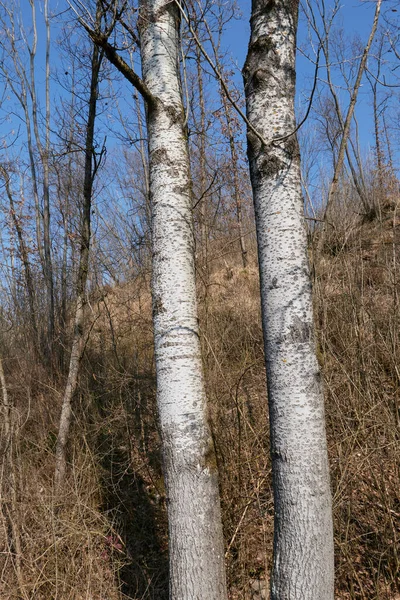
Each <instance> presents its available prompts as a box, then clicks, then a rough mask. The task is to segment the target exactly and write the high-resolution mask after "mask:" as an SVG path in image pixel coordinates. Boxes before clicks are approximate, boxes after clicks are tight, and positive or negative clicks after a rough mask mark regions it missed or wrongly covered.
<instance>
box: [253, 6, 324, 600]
mask: <svg viewBox="0 0 400 600" xmlns="http://www.w3.org/2000/svg"><path fill="white" fill-rule="evenodd" d="M297 18H298V2H296V1H294V2H293V1H288V0H275V1H271V0H253V6H252V18H251V39H250V45H249V52H248V56H247V60H246V64H245V66H244V70H243V75H244V81H245V92H246V102H247V116H248V119H249V121H250V123H251V125H252V126H253V128H254V129H255V130H256V131H257V133H258V134H259V136H261V137H262V138H263V139H264V140H267V141H266V142H265V143H262V142H261V141H260V138H259V137H258V136H257V135H256V134H255V133H254V131H249V132H248V155H249V161H250V174H251V182H252V187H253V194H254V206H255V214H256V225H257V241H258V254H259V263H260V279H261V296H262V318H263V328H264V343H265V359H266V368H267V385H268V401H269V415H270V428H271V455H272V466H273V488H274V503H275V516H274V519H275V526H274V529H275V531H274V561H273V570H272V581H271V598H272V600H283V599H285V600H299V599H300V598H301V600H317V599H318V600H333V533H332V511H331V492H330V483H329V469H328V457H327V446H326V435H325V418H324V400H323V393H322V386H321V377H320V372H319V366H318V362H317V359H316V354H315V344H314V325H313V314H312V299H311V286H310V277H309V268H308V261H307V244H306V230H305V226H304V219H303V199H302V193H301V184H300V156H299V148H298V144H297V139H296V135H295V134H293V131H294V130H295V116H294V94H295V47H296V30H297ZM291 134H292V135H291ZM285 136H287V137H285ZM272 137H275V138H277V139H278V140H279V138H283V139H281V140H280V141H275V142H272V143H271V141H270V140H271V138H272ZM268 140H269V141H268Z"/></svg>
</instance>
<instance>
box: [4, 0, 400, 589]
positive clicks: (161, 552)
mask: <svg viewBox="0 0 400 600" xmlns="http://www.w3.org/2000/svg"><path fill="white" fill-rule="evenodd" d="M374 6H375V3H357V4H354V5H352V6H349V7H347V6H343V7H342V5H340V4H339V3H337V4H335V3H326V4H325V3H323V2H321V1H320V0H319V1H318V2H314V3H311V2H310V3H304V5H303V7H302V15H301V21H300V22H301V25H300V29H299V39H298V47H299V50H298V84H297V102H296V105H297V110H298V119H299V121H301V120H302V119H303V117H304V116H305V115H306V114H307V111H308V108H310V110H309V113H308V114H307V117H308V118H307V120H306V121H305V123H304V124H303V125H302V127H301V128H300V130H299V141H300V148H301V154H302V178H303V190H304V201H305V212H306V217H307V224H308V239H309V256H310V261H311V264H312V273H313V289H314V303H315V313H316V321H317V327H318V336H319V337H318V340H319V341H318V358H319V361H320V364H321V367H322V369H323V373H324V378H325V392H326V410H327V427H328V442H329V454H330V463H331V469H332V486H333V493H334V520H335V544H336V547H335V551H336V569H337V571H336V588H337V589H336V593H337V597H338V598H343V599H344V598H380V599H381V598H383V599H386V598H387V599H391V600H393V599H394V598H397V597H398V594H399V593H400V590H399V587H398V586H399V583H398V572H399V570H400V564H399V550H398V547H399V533H400V502H399V500H400V499H399V489H400V485H399V483H400V480H399V470H398V465H399V462H400V461H399V458H400V457H399V422H400V421H399V419H400V417H399V405H398V403H399V390H400V372H399V364H400V361H399V333H398V332H399V310H398V260H399V256H398V241H399V223H400V219H399V180H398V174H399V164H398V160H399V146H398V140H399V103H398V88H397V86H398V84H399V80H398V73H399V72H400V71H399V64H400V63H399V59H400V49H399V29H398V16H397V8H396V4H395V3H391V2H387V3H385V4H384V5H383V12H382V15H381V17H380V24H379V27H378V31H377V33H376V35H375V38H374V42H373V45H372V48H371V50H370V51H369V57H368V61H367V67H366V70H365V72H364V74H363V78H362V82H361V87H360V90H359V95H358V98H357V104H356V110H355V114H354V117H353V119H352V126H351V131H350V136H349V140H348V144H347V150H348V151H347V154H346V156H345V161H344V167H343V168H342V169H341V171H340V177H339V180H338V187H337V189H336V190H335V194H334V196H333V198H332V201H331V203H330V205H329V210H326V201H327V198H328V196H329V191H330V189H331V184H332V180H333V174H334V171H335V167H336V165H337V160H338V155H339V148H340V143H341V140H342V137H343V121H344V120H345V117H346V114H347V111H348V107H349V102H350V98H351V97H352V95H354V91H355V81H356V76H357V70H358V67H359V65H360V60H361V57H362V53H363V49H364V46H365V43H366V40H367V38H368V35H369V31H370V28H371V25H372V18H373V11H374ZM245 12H246V6H245V5H241V6H239V7H238V6H236V5H233V4H230V3H221V4H219V3H217V2H213V3H206V4H204V5H200V4H197V3H193V4H188V13H189V14H190V15H191V19H192V26H193V27H194V28H195V31H196V33H197V35H198V36H199V38H200V39H201V41H202V43H203V48H204V49H205V50H206V51H207V52H208V55H209V56H210V57H211V61H212V63H213V65H214V68H213V67H212V66H211V65H210V62H208V61H207V60H206V58H205V56H204V54H202V52H201V51H200V50H199V48H198V46H197V45H196V44H195V43H194V39H193V32H191V31H189V30H188V28H187V26H186V25H185V23H183V34H182V39H183V56H182V86H183V96H184V99H185V105H186V110H187V120H188V130H189V148H190V158H191V166H192V177H193V182H192V183H193V215H194V220H195V240H196V272H197V285H198V289H197V292H198V299H199V307H200V325H201V337H202V347H203V360H204V368H205V374H206V382H207V391H208V397H209V401H210V421H211V424H212V429H213V437H214V441H215V446H216V451H217V460H218V466H219V472H220V488H221V501H222V511H223V525H224V535H225V543H226V561H227V568H228V581H229V590H230V592H229V593H230V597H231V598H232V599H233V598H245V599H246V598H249V599H250V598H262V597H263V594H264V595H265V594H266V589H267V586H268V573H269V571H270V566H271V551H272V524H273V511H272V490H271V481H270V457H269V443H268V441H269V440H268V438H269V433H268V421H267V418H268V417H267V410H266V406H265V373H264V366H263V365H264V361H263V342H262V330H261V324H260V317H259V312H260V308H259V290H258V274H257V257H256V246H255V232H254V221H253V213H252V204H251V191H250V184H249V176H248V167H247V161H246V155H245V135H244V124H243V122H242V120H241V117H240V116H239V115H238V113H237V110H236V108H235V106H232V102H231V100H233V101H234V104H235V105H236V106H237V107H239V108H240V109H243V100H244V99H243V91H242V83H241V75H240V67H241V65H242V63H243V61H244V56H245V54H246V51H247V41H248V34H247V30H246V27H245V23H246V22H247V20H248V15H246V14H243V13H245ZM0 14H1V30H2V36H1V42H0V46H1V50H0V51H1V63H0V77H1V80H2V98H1V106H0V114H1V123H2V133H1V139H2V150H1V159H0V176H1V190H2V193H1V199H0V202H1V206H0V210H1V219H2V236H1V241H0V244H1V248H0V254H1V260H0V272H1V277H0V280H1V292H0V294H1V332H0V333H1V351H0V352H1V362H2V368H1V369H0V378H1V384H2V410H3V412H4V419H3V427H2V438H1V442H0V443H1V447H0V450H1V460H2V479H1V534H0V547H1V555H0V556H1V558H0V561H1V580H0V594H1V597H2V598H7V599H8V598H10V599H11V598H24V599H26V598H38V599H40V598H43V599H46V600H47V599H48V598H62V599H64V598H65V599H69V598H71V599H80V598H93V599H96V600H97V599H100V598H107V599H114V598H115V599H117V598H124V597H129V598H149V599H150V598H157V599H160V598H161V599H162V598H164V597H165V598H166V597H167V587H168V586H167V583H166V581H167V542H166V516H165V490H164V484H163V478H162V474H161V463H160V440H159V432H158V424H157V417H156V407H155V375H154V366H153V341H152V322H151V300H150V287H149V286H150V259H151V255H150V207H149V202H150V200H149V190H148V166H147V146H146V144H147V142H146V123H145V112H144V107H143V104H142V101H141V99H140V98H139V96H138V95H137V94H136V93H135V92H134V91H133V89H132V88H131V87H129V84H128V83H126V82H125V81H124V79H123V78H122V77H121V76H119V75H118V73H117V72H116V71H115V70H114V69H113V68H112V67H111V66H110V65H109V63H107V61H106V60H105V59H104V60H103V62H102V64H101V68H100V71H99V74H100V75H99V76H100V82H99V93H98V98H97V109H96V118H95V126H94V139H93V143H92V144H91V146H90V155H91V173H90V175H91V182H92V184H93V190H92V194H91V205H90V219H91V226H92V236H91V242H90V243H91V247H90V262H89V268H88V272H87V276H88V280H87V284H86V285H85V292H84V298H85V299H84V304H85V315H84V318H83V320H82V323H81V324H80V336H81V337H80V344H81V345H82V358H81V362H80V374H79V379H78V380H77V387H76V390H75V389H74V390H73V392H74V394H73V423H72V431H71V432H70V435H69V439H68V465H67V472H66V483H65V485H66V491H65V494H64V496H63V498H62V501H61V500H60V498H59V497H56V496H55V495H54V488H53V478H54V468H55V467H54V464H55V452H56V440H57V435H58V431H59V420H60V412H61V405H62V401H63V397H65V389H66V384H67V382H68V372H69V366H70V361H69V359H70V354H71V349H72V348H73V343H74V339H75V333H76V332H75V329H74V320H75V323H76V314H75V306H76V304H77V298H78V297H79V286H78V283H79V280H80V274H79V264H81V262H80V256H81V249H82V239H83V235H84V232H83V224H84V222H85V190H84V183H85V158H86V157H87V139H88V138H87V132H88V111H89V105H90V80H91V75H92V66H93V64H92V62H91V60H92V56H93V54H92V52H93V46H92V43H91V42H90V40H89V39H88V36H87V35H86V34H85V32H84V30H83V29H82V28H81V27H80V26H79V24H78V23H77V20H76V15H75V13H74V12H73V11H71V10H70V9H69V7H68V5H66V4H65V3H63V2H60V3H50V4H49V5H48V4H47V3H46V2H34V1H32V2H29V3H27V2H24V3H20V2H16V1H15V2H7V3H1V6H0ZM34 24H36V33H37V39H36V34H35V27H34ZM47 35H49V38H47ZM47 40H48V41H47ZM115 41H116V43H117V41H118V44H119V47H120V49H121V51H122V52H123V53H124V56H125V59H126V60H127V61H128V62H129V64H130V65H131V67H133V68H134V69H136V70H138V71H139V72H140V66H139V62H138V53H137V51H136V43H135V14H134V11H133V13H132V22H131V31H129V29H126V30H124V32H123V34H121V37H120V38H118V40H117V39H116V38H115ZM35 44H36V45H35ZM317 56H319V61H320V62H319V68H318V70H316V68H315V67H316V66H315V64H314V63H315V61H316V58H317ZM216 73H217V75H216ZM218 73H219V74H220V75H222V76H223V80H224V82H225V87H226V89H224V88H223V87H222V86H221V85H220V80H219V78H218ZM315 73H316V74H317V75H316V79H315V78H314V76H315ZM227 92H228V95H229V98H228V97H227ZM310 97H312V105H311V106H310ZM86 209H87V204H86ZM396 594H397V596H396Z"/></svg>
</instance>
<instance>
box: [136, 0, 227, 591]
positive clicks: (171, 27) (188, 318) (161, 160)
mask: <svg viewBox="0 0 400 600" xmlns="http://www.w3.org/2000/svg"><path fill="white" fill-rule="evenodd" d="M179 30H180V18H179V11H178V8H177V6H176V5H175V4H174V3H171V2H169V1H168V0H142V2H141V5H140V31H141V54H142V71H143V78H144V82H145V84H146V86H147V88H148V90H150V92H151V94H152V96H153V101H151V102H148V113H147V115H148V136H149V157H150V165H149V169H150V195H151V203H152V246H153V276H152V289H153V322H154V334H155V355H156V371H157V403H158V410H159V419H160V426H161V433H162V440H163V459H164V476H165V484H166V492H167V503H168V522H169V560H170V599H171V600H226V598H227V593H226V583H225V570H224V547H223V537H222V526H221V515H220V502H219V493H218V477H217V468H216V461H215V453H214V446H213V441H212V437H211V433H210V428H209V425H208V421H207V413H206V396H205V388H204V379H203V372H202V361H201V350H200V340H199V327H198V318H197V303H196V289H195V270H194V231H193V222H192V206H191V182H190V169H189V156H188V145H187V135H186V127H185V118H184V111H183V103H182V97H181V89H180V81H179V61H178V56H179V43H180V40H179Z"/></svg>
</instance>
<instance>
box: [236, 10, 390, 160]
mask: <svg viewBox="0 0 400 600" xmlns="http://www.w3.org/2000/svg"><path fill="white" fill-rule="evenodd" d="M326 4H327V6H328V7H329V5H330V4H331V3H330V2H329V0H327V2H326ZM239 7H240V10H241V12H242V18H241V19H240V20H234V21H233V20H232V21H231V22H230V23H229V24H228V25H227V26H226V31H225V42H226V45H227V46H228V47H229V49H230V52H231V55H232V59H233V62H234V64H235V65H236V66H237V81H238V82H239V81H240V80H241V74H240V69H241V68H242V66H243V63H244V61H245V58H246V52H247V44H248V40H249V32H250V26H249V18H250V9H251V2H250V0H239ZM392 9H394V10H393V12H392ZM399 10H400V9H399ZM374 11H375V2H374V1H370V0H349V1H346V0H345V1H344V2H342V3H341V9H340V12H339V14H338V16H337V17H336V22H337V25H338V26H339V25H340V26H342V27H343V29H344V31H345V34H346V35H347V36H348V37H349V38H351V37H352V36H353V35H358V36H359V38H360V40H361V43H362V45H363V46H364V45H365V43H366V41H367V39H368V36H369V33H370V29H371V26H372V21H373V17H374ZM384 11H389V14H390V15H391V17H393V18H396V14H395V11H396V2H395V1H394V0H388V1H386V2H384V4H383V7H382V13H383V12H384ZM397 18H398V17H397ZM381 23H383V19H382V14H381ZM306 39H307V29H306V26H305V22H304V18H300V22H299V31H298V44H299V45H303V44H305V45H306V47H307V43H306ZM313 73H314V67H313V66H312V65H311V64H310V63H309V62H308V61H307V60H306V59H304V58H303V57H302V56H301V55H298V59H297V109H298V110H299V113H301V112H302V111H301V103H302V100H301V99H302V98H304V97H307V92H308V90H309V88H310V80H311V78H312V76H313ZM363 87H364V86H362V87H361V89H360V93H359V97H358V103H357V110H356V114H357V118H358V120H359V121H360V123H361V124H362V127H360V143H361V146H362V148H363V151H364V152H365V153H366V152H368V149H369V148H370V147H371V146H372V145H373V143H374V141H373V122H372V118H371V117H372V108H371V106H370V99H369V98H370V97H368V94H369V86H366V85H365V88H364V89H363ZM342 99H343V102H345V101H346V95H343V94H342Z"/></svg>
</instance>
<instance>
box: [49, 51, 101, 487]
mask: <svg viewBox="0 0 400 600" xmlns="http://www.w3.org/2000/svg"><path fill="white" fill-rule="evenodd" d="M102 56H103V53H102V51H101V50H99V49H98V47H97V46H95V45H94V46H93V53H92V65H91V66H92V75H91V83H90V97H89V114H88V120H87V129H86V145H85V175H84V184H83V211H82V213H83V214H82V226H81V247H80V256H79V268H78V278H77V284H76V286H77V287H76V309H75V323H74V335H73V341H72V349H71V357H70V362H69V371H68V378H67V383H66V386H65V391H64V398H63V404H62V409H61V417H60V426H59V431H58V438H57V445H56V466H55V475H54V483H55V490H56V492H59V491H60V489H61V488H62V485H63V483H64V479H65V471H66V464H67V461H66V448H67V442H68V437H69V431H70V428H71V420H72V400H73V396H74V393H75V390H76V386H77V382H78V374H79V365H80V362H81V359H82V353H83V349H84V347H85V335H84V317H85V306H86V282H87V276H88V270H89V250H90V221H91V207H92V190H93V180H94V176H95V169H94V168H93V141H94V126H95V120H96V104H97V94H98V81H99V72H100V66H101V61H102Z"/></svg>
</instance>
